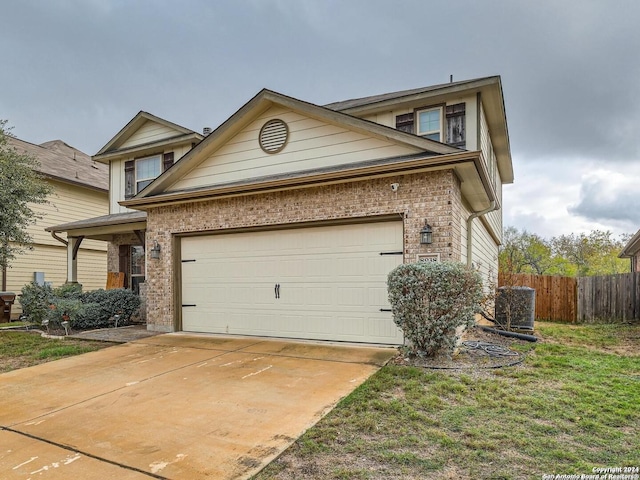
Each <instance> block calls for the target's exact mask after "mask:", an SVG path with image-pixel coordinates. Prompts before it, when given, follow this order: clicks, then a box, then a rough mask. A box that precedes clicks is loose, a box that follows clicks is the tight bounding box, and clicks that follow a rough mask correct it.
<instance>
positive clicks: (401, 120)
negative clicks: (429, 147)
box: [396, 103, 466, 148]
mask: <svg viewBox="0 0 640 480" xmlns="http://www.w3.org/2000/svg"><path fill="white" fill-rule="evenodd" d="M465 110H466V105H465V104H464V103H457V104H455V105H447V106H446V107H444V108H443V107H430V108H422V109H417V110H415V111H413V112H411V113H405V114H402V115H398V116H396V129H398V130H402V131H403V132H407V133H413V134H414V135H420V136H421V137H425V138H429V139H430V140H436V141H438V142H443V143H448V144H449V145H453V146H455V147H460V148H465V144H466V142H465V138H466V131H465V130H466V128H465V123H466V122H465Z"/></svg>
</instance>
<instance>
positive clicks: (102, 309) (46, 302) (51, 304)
mask: <svg viewBox="0 0 640 480" xmlns="http://www.w3.org/2000/svg"><path fill="white" fill-rule="evenodd" d="M20 304H21V305H22V310H23V312H24V314H25V315H27V316H28V318H29V320H30V321H31V322H34V323H38V324H41V323H42V321H43V320H49V321H50V322H51V321H58V322H61V321H62V320H63V319H65V318H66V317H67V316H68V319H69V321H70V323H71V327H72V328H74V329H88V328H103V327H113V326H114V323H115V322H114V320H113V316H114V315H116V314H118V315H120V320H119V321H118V325H125V324H126V323H127V322H128V321H129V320H130V319H131V316H132V315H133V314H134V313H135V312H137V311H138V309H139V308H140V297H138V296H137V295H136V294H135V293H133V292H132V291H131V290H126V289H124V288H119V289H115V290H93V291H90V292H84V293H83V292H82V286H81V285H79V284H64V285H61V286H60V287H57V288H55V289H54V288H51V286H50V285H38V284H36V283H35V282H32V283H30V284H28V285H25V286H24V287H23V288H22V296H21V297H20Z"/></svg>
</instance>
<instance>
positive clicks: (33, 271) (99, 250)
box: [2, 137, 109, 317]
mask: <svg viewBox="0 0 640 480" xmlns="http://www.w3.org/2000/svg"><path fill="white" fill-rule="evenodd" d="M8 142H9V145H10V146H12V147H15V149H16V150H17V151H18V152H19V153H25V154H28V155H31V156H32V157H35V158H36V159H37V160H38V162H39V163H40V167H39V168H38V171H39V172H40V173H41V174H42V175H43V177H44V179H45V180H46V181H47V182H48V183H49V184H50V185H51V186H52V187H53V192H52V194H51V195H50V196H49V197H48V198H47V200H48V203H46V204H41V205H34V206H33V210H34V211H35V212H37V213H38V214H39V216H40V217H41V218H39V219H38V220H37V221H36V223H35V224H34V225H31V226H30V227H29V228H28V232H29V234H30V235H31V237H32V238H33V242H34V243H33V249H32V250H27V251H26V252H24V253H22V254H20V255H17V256H16V258H15V260H13V262H12V263H11V265H10V266H9V268H7V269H6V271H3V272H2V290H6V291H12V292H15V293H16V294H19V293H20V291H21V290H22V287H23V286H24V285H26V284H27V283H29V282H31V281H34V280H37V281H39V282H50V283H51V284H52V285H53V286H60V285H62V284H63V283H65V281H66V279H67V270H66V266H67V260H66V259H67V247H66V245H65V244H64V242H66V234H64V233H61V234H60V235H59V236H58V239H56V238H54V237H52V236H51V234H49V233H47V232H45V230H44V228H45V227H47V226H49V225H55V224H59V223H61V222H70V221H75V220H80V219H83V218H87V217H88V216H96V215H103V214H106V213H108V211H109V198H108V185H109V171H108V168H107V167H106V166H105V165H102V164H98V163H96V162H94V161H92V160H91V157H89V155H87V154H85V153H82V152H81V151H80V150H77V149H75V148H73V147H71V146H69V145H67V144H66V143H64V142H63V141H61V140H54V141H51V142H46V143H43V144H41V145H34V144H32V143H29V142H25V141H23V140H20V139H17V138H14V137H9V138H8ZM71 253H73V252H71ZM77 256H78V257H79V260H78V264H77V267H78V275H77V280H78V281H79V282H80V283H81V284H82V285H83V287H84V289H85V290H93V289H97V288H104V287H105V283H106V279H107V249H106V245H105V243H104V242H99V241H94V240H87V241H85V242H82V243H81V246H80V250H79V252H77ZM20 312H21V309H20V303H19V302H18V301H16V303H15V305H14V306H13V308H12V316H13V317H15V316H16V315H17V314H19V313H20Z"/></svg>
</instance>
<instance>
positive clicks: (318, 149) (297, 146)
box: [136, 90, 460, 198]
mask: <svg viewBox="0 0 640 480" xmlns="http://www.w3.org/2000/svg"><path fill="white" fill-rule="evenodd" d="M273 118H280V119H282V120H284V121H285V122H286V123H287V124H288V125H289V128H290V130H291V131H290V136H289V142H288V144H287V146H286V148H284V149H283V150H282V151H281V152H279V153H277V154H274V155H270V154H267V153H264V152H262V151H261V149H260V147H259V145H258V134H259V131H260V128H261V127H262V125H264V123H265V122H266V121H268V120H269V119H273ZM302 150H305V154H304V155H302V154H300V153H299V152H301V151H302ZM359 151H360V152H365V151H366V152H367V153H366V155H364V154H363V155H361V156H360V157H358V152H359ZM457 152H460V150H459V149H457V148H455V147H451V146H449V145H445V144H442V143H439V142H435V141H432V140H428V139H425V138H420V137H417V136H415V135H411V134H408V133H404V132H401V131H398V130H395V129H393V128H389V127H385V126H383V125H379V124H377V123H373V122H369V121H367V120H363V119H360V118H356V117H352V116H350V115H346V114H344V113H340V112H335V111H332V110H330V109H327V108H324V107H319V106H317V105H313V104H310V103H307V102H303V101H301V100H297V99H294V98H291V97H287V96H285V95H281V94H279V93H276V92H272V91H270V90H262V91H261V92H260V93H258V94H257V95H256V96H255V97H254V98H253V99H251V100H250V101H249V102H247V103H246V104H245V105H244V106H243V107H242V108H240V109H239V110H238V111H237V112H236V113H235V114H234V115H232V116H231V117H230V118H229V119H228V120H227V121H226V122H224V123H223V124H222V125H221V126H220V127H218V128H217V129H216V130H215V131H214V132H213V133H211V134H210V135H209V136H208V137H207V138H206V139H205V140H204V141H202V142H201V143H200V144H199V145H197V146H196V147H195V148H194V149H192V150H191V151H190V152H189V153H188V154H187V155H185V156H184V157H183V158H182V159H180V161H179V162H177V163H176V164H175V165H174V166H173V167H172V168H171V169H169V170H168V171H166V172H165V173H163V174H162V175H161V176H160V177H158V178H157V179H156V180H155V181H154V182H153V183H151V184H150V185H149V186H148V187H147V188H146V189H144V190H143V191H142V192H140V194H138V196H137V197H136V198H144V197H150V196H153V195H158V194H161V193H164V192H168V191H178V190H183V189H188V188H198V187H202V186H204V185H216V184H220V183H225V182H233V181H237V180H238V179H239V178H240V176H242V178H243V179H245V180H246V179H248V178H253V177H256V178H258V177H264V176H267V175H270V174H271V175H273V174H283V173H287V172H289V173H294V172H301V171H304V170H308V169H312V168H316V169H317V167H318V166H322V165H326V166H327V167H330V166H335V165H336V164H340V163H353V162H354V161H357V160H358V158H361V159H364V158H365V157H366V159H369V160H370V159H374V158H387V157H392V156H401V155H411V154H415V153H427V154H429V155H439V154H450V153H457ZM332 157H333V158H332ZM305 159H308V160H305Z"/></svg>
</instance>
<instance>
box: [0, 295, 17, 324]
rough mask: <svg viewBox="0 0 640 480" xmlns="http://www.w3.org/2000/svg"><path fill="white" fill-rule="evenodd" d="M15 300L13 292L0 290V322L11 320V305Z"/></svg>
mask: <svg viewBox="0 0 640 480" xmlns="http://www.w3.org/2000/svg"><path fill="white" fill-rule="evenodd" d="M15 301H16V294H15V293H13V292H0V323H9V322H10V321H11V305H13V302H15Z"/></svg>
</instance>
